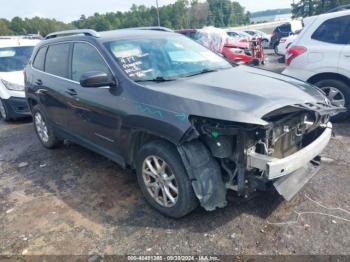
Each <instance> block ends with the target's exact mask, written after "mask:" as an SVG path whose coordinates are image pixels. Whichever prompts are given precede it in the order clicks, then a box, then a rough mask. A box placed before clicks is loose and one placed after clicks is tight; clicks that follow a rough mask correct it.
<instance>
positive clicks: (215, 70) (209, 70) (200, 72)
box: [186, 68, 219, 77]
mask: <svg viewBox="0 0 350 262" xmlns="http://www.w3.org/2000/svg"><path fill="white" fill-rule="evenodd" d="M217 71H219V69H209V68H205V69H203V70H201V71H199V72H197V73H194V74H191V75H188V76H186V77H191V76H196V75H202V74H207V73H212V72H217Z"/></svg>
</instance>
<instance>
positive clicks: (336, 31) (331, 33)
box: [311, 16, 350, 44]
mask: <svg viewBox="0 0 350 262" xmlns="http://www.w3.org/2000/svg"><path fill="white" fill-rule="evenodd" d="M349 32H350V16H342V17H337V18H332V19H329V20H327V21H325V22H323V23H322V24H321V25H320V26H319V27H318V28H317V30H316V31H315V32H314V33H313V34H312V36H311V38H312V39H314V40H318V41H321V42H326V43H331V44H348V43H349V40H350V34H349Z"/></svg>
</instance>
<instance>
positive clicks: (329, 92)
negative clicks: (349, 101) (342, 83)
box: [321, 86, 346, 107]
mask: <svg viewBox="0 0 350 262" xmlns="http://www.w3.org/2000/svg"><path fill="white" fill-rule="evenodd" d="M321 89H322V91H323V92H325V93H326V96H327V98H328V99H329V101H330V102H331V103H332V105H334V106H338V107H345V104H346V102H345V96H344V94H343V93H342V92H341V91H340V90H339V89H338V88H335V87H328V86H327V87H321Z"/></svg>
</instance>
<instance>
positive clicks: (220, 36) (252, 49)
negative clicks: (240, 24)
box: [176, 27, 265, 65]
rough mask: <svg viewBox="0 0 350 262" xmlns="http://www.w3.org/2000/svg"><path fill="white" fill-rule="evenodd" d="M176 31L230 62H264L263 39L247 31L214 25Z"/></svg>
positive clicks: (256, 63)
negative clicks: (224, 28)
mask: <svg viewBox="0 0 350 262" xmlns="http://www.w3.org/2000/svg"><path fill="white" fill-rule="evenodd" d="M176 32H177V33H180V34H183V35H185V36H187V37H189V38H191V39H193V40H195V41H197V42H199V43H200V44H202V45H203V46H205V47H207V48H209V49H210V50H212V51H215V52H217V53H220V54H222V55H223V56H224V57H225V58H226V59H228V60H229V61H230V62H239V63H244V64H253V65H259V64H264V58H265V56H264V50H263V47H262V42H263V39H262V38H260V37H252V36H251V35H249V34H248V33H245V32H239V31H233V30H229V29H228V30H223V29H220V28H214V27H205V28H203V29H182V30H178V31H176Z"/></svg>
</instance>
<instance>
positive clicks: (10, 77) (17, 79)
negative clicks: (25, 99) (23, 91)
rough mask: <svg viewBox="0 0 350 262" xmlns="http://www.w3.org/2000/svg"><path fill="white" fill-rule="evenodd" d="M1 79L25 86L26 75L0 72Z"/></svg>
mask: <svg viewBox="0 0 350 262" xmlns="http://www.w3.org/2000/svg"><path fill="white" fill-rule="evenodd" d="M0 79H4V80H6V81H7V82H10V83H13V84H17V85H21V86H24V74H23V71H16V72H0Z"/></svg>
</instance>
